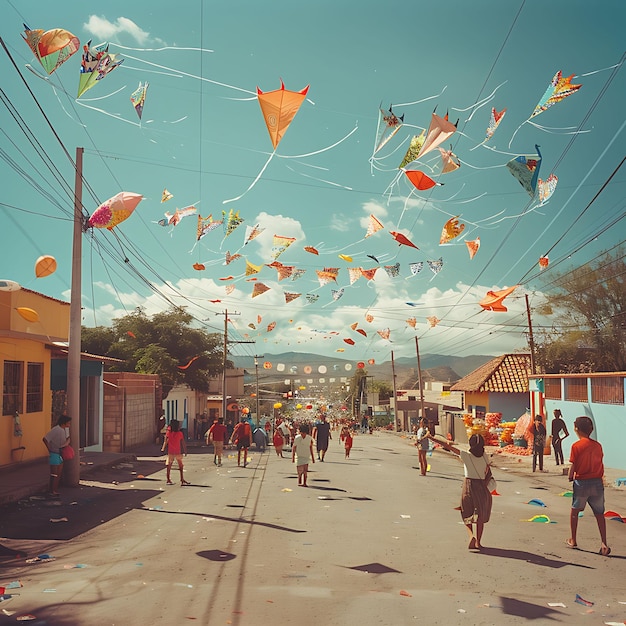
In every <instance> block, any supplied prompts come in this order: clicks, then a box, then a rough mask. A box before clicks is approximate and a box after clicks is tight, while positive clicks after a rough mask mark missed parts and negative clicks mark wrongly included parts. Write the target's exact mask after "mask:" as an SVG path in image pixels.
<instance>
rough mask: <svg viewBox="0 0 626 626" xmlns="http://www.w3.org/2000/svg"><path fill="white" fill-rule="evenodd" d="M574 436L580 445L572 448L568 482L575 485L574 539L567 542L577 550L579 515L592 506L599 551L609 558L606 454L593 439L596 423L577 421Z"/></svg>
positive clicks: (572, 513) (585, 419) (572, 527)
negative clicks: (605, 486)
mask: <svg viewBox="0 0 626 626" xmlns="http://www.w3.org/2000/svg"><path fill="white" fill-rule="evenodd" d="M574 432H575V433H576V434H577V435H578V441H577V442H576V443H574V444H572V449H571V451H570V459H569V460H570V463H571V465H570V468H569V475H568V478H569V480H571V481H573V482H574V487H573V492H574V495H573V498H572V510H571V512H570V527H571V531H572V536H571V537H570V538H569V539H568V540H567V542H566V543H567V545H568V546H569V547H570V548H577V547H578V545H577V543H576V531H577V530H578V515H579V513H581V511H582V510H583V509H584V508H585V505H586V504H587V503H589V506H590V507H591V510H592V511H593V514H594V515H595V516H596V522H597V524H598V530H599V531H600V541H601V542H602V543H601V545H600V550H599V552H598V554H601V555H602V556H609V554H611V548H609V547H608V546H607V544H606V519H605V518H604V483H603V482H602V479H603V477H604V463H603V457H604V453H603V451H602V446H601V445H600V443H598V442H597V441H595V440H593V439H591V438H590V435H591V433H592V432H593V422H592V421H591V418H590V417H587V416H586V415H584V416H582V417H577V418H576V420H575V421H574Z"/></svg>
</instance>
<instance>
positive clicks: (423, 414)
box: [415, 335, 434, 434]
mask: <svg viewBox="0 0 626 626" xmlns="http://www.w3.org/2000/svg"><path fill="white" fill-rule="evenodd" d="M415 352H416V353H417V381H418V384H419V386H420V410H421V412H422V418H425V417H426V409H425V408H424V384H423V382H422V364H421V362H420V348H419V343H418V340H417V335H415ZM433 434H434V433H433Z"/></svg>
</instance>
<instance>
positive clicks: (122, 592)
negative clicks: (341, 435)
mask: <svg viewBox="0 0 626 626" xmlns="http://www.w3.org/2000/svg"><path fill="white" fill-rule="evenodd" d="M159 455H160V453H159V452H158V448H157V447H156V446H155V451H154V456H152V457H147V456H142V457H140V458H139V459H138V461H137V462H136V463H132V464H126V463H125V464H121V465H120V466H117V467H116V468H111V469H103V470H101V471H97V472H94V473H93V474H92V475H90V476H89V480H84V481H82V482H81V486H80V487H77V488H67V487H66V488H64V489H63V490H62V499H61V501H60V502H58V503H54V502H50V501H47V500H31V501H30V502H29V503H27V504H25V503H24V502H22V503H21V504H19V505H18V504H13V505H7V506H5V507H2V508H1V509H0V536H1V537H2V540H1V543H2V544H3V545H4V546H5V547H7V548H11V549H15V550H22V551H24V552H25V553H26V555H27V557H28V559H29V560H30V559H32V557H34V556H36V555H43V554H47V555H50V556H51V557H53V558H54V560H51V561H49V562H46V561H45V560H38V561H35V562H33V563H26V559H25V558H19V559H6V558H5V559H2V560H0V587H1V586H3V585H4V586H9V583H11V582H15V581H20V583H21V585H22V586H21V587H17V588H15V586H13V588H7V589H6V590H5V596H3V597H6V596H7V595H11V596H12V597H11V598H9V599H7V600H5V601H3V602H1V603H0V611H1V613H0V624H5V623H6V624H9V623H16V622H17V619H18V617H20V616H24V615H32V616H34V618H35V619H33V620H32V621H31V622H29V623H32V624H48V625H50V626H69V625H83V624H84V625H89V626H101V625H102V626H105V625H116V626H119V625H126V624H133V625H134V626H151V625H154V624H163V625H172V626H175V625H178V624H184V623H187V622H188V621H196V622H197V623H199V624H210V625H211V626H213V625H221V624H233V625H239V626H244V625H261V626H263V625H266V624H267V625H269V624H298V625H299V626H301V625H306V624H311V625H313V624H315V625H317V624H324V625H327V626H344V625H346V624H362V625H363V626H369V625H374V624H377V625H378V624H380V625H389V624H397V625H404V624H413V623H423V624H442V625H443V624H447V625H449V624H468V625H469V624H471V625H478V624H485V625H498V624H505V623H506V624H511V625H514V624H524V623H526V622H529V621H532V623H534V624H548V623H550V624H553V623H562V624H605V623H611V622H617V623H623V622H624V620H626V587H625V586H624V581H625V580H626V560H625V555H626V524H624V523H621V522H617V521H611V520H609V521H607V527H608V541H609V545H610V546H611V547H612V555H611V556H610V557H608V558H607V557H602V556H599V555H598V554H597V551H598V549H599V545H600V541H599V537H598V531H597V527H596V523H595V519H594V518H593V515H592V514H591V510H590V509H586V510H585V512H584V516H583V518H582V519H581V520H580V524H579V536H578V544H579V547H580V549H578V550H572V549H570V548H568V547H567V546H566V545H565V540H566V539H567V538H568V536H569V510H570V506H571V497H567V496H563V495H561V494H563V493H564V492H565V491H567V490H569V489H570V484H569V483H568V481H567V477H565V476H562V475H560V473H557V471H556V468H555V467H554V461H553V460H552V459H547V460H546V467H547V468H548V470H549V471H548V473H545V474H532V473H529V472H528V468H527V466H525V469H522V466H521V463H520V462H519V461H518V460H517V459H514V458H511V457H506V458H505V457H500V456H494V457H493V473H494V475H495V477H496V479H497V481H498V492H499V493H500V494H501V495H499V496H495V497H494V499H493V512H492V517H491V521H490V522H489V523H488V524H487V526H486V529H485V535H484V537H483V543H484V545H485V546H486V547H485V548H484V549H483V550H482V551H481V552H470V551H469V550H468V549H467V544H468V537H467V533H466V530H465V528H464V526H463V524H462V523H461V518H460V514H459V512H458V511H457V510H455V507H457V506H458V505H459V501H460V492H461V481H462V474H463V470H462V465H461V463H460V462H459V461H458V460H457V459H456V458H455V457H454V456H452V455H450V454H448V453H445V452H443V451H440V450H436V451H435V452H434V453H433V454H432V456H430V457H429V463H430V466H431V467H430V471H429V472H428V475H427V476H425V477H421V476H420V475H419V471H418V470H417V465H418V463H417V451H416V449H415V447H414V446H412V442H411V441H410V440H409V439H406V438H404V437H400V436H398V435H396V434H394V433H388V432H375V433H374V434H373V435H357V436H356V437H355V439H354V447H353V449H352V452H351V458H350V459H348V460H346V459H344V453H343V447H342V446H341V445H340V443H339V441H338V433H333V440H332V441H331V442H330V448H329V452H328V454H327V456H326V462H324V463H320V462H316V463H315V464H314V465H310V466H309V470H310V473H309V487H308V488H300V487H298V485H297V478H296V468H295V465H293V464H292V463H291V456H290V453H285V456H286V457H287V458H282V459H281V458H278V457H277V456H276V454H275V452H274V449H273V448H271V447H270V448H268V449H267V451H266V452H264V453H258V452H256V451H254V450H251V453H250V457H251V461H250V464H249V466H248V467H247V468H238V467H237V458H236V455H237V453H236V451H227V452H225V458H224V465H223V467H221V468H217V467H216V466H215V465H214V464H213V455H212V454H211V453H210V452H208V451H207V449H206V448H203V447H202V448H190V454H189V455H188V456H187V457H185V459H184V461H185V464H186V467H185V478H186V479H187V480H189V481H190V482H191V483H192V485H191V486H185V487H181V486H180V484H179V482H180V481H179V474H178V470H177V469H176V467H174V468H173V469H172V480H173V481H175V484H174V485H172V486H169V485H166V483H165V469H164V467H163V460H162V459H163V457H160V456H159ZM533 500H534V501H535V502H534V503H531V501H533ZM537 501H539V502H537ZM542 504H543V505H545V506H542ZM606 507H607V510H613V511H617V512H619V513H620V514H621V515H622V516H626V490H624V488H621V489H618V488H616V487H608V488H607V491H606ZM538 515H541V516H547V517H544V518H542V519H549V521H550V522H551V523H539V522H536V521H528V520H531V519H532V518H534V517H535V516H538ZM52 520H61V521H52ZM65 520H67V521H65ZM577 594H578V596H580V599H582V600H583V602H584V601H587V603H582V604H581V603H580V599H579V602H576V598H577ZM590 603H593V604H590ZM550 605H553V606H550ZM7 613H11V614H10V615H9V614H7Z"/></svg>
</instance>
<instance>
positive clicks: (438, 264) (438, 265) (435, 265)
mask: <svg viewBox="0 0 626 626" xmlns="http://www.w3.org/2000/svg"><path fill="white" fill-rule="evenodd" d="M426 263H427V265H428V267H429V268H430V270H431V272H432V273H433V274H434V275H435V276H437V274H439V272H440V271H441V270H442V269H443V259H442V258H441V257H439V259H438V260H437V261H426Z"/></svg>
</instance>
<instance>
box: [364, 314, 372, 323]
mask: <svg viewBox="0 0 626 626" xmlns="http://www.w3.org/2000/svg"><path fill="white" fill-rule="evenodd" d="M365 321H366V322H368V323H370V324H371V323H372V322H373V321H374V316H373V315H370V314H369V313H366V314H365Z"/></svg>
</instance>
